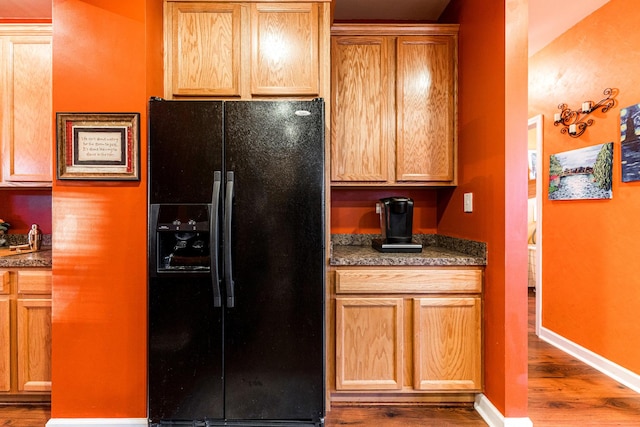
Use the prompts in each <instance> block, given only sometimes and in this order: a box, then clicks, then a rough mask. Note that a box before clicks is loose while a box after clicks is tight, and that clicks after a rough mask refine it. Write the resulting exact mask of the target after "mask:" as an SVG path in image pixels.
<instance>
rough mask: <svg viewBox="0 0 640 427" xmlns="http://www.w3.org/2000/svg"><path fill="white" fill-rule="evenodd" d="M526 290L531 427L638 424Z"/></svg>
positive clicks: (25, 423)
mask: <svg viewBox="0 0 640 427" xmlns="http://www.w3.org/2000/svg"><path fill="white" fill-rule="evenodd" d="M534 316H535V296H534V295H533V293H530V294H529V417H530V418H531V420H532V421H533V424H534V426H535V427H565V426H567V427H568V426H572V427H575V426H580V427H589V426H601V427H609V426H640V395H639V394H637V393H635V392H634V391H632V390H630V389H628V388H626V387H624V386H621V385H620V384H618V383H617V382H615V381H613V380H612V379H610V378H608V377H606V376H605V375H603V374H601V373H599V372H598V371H596V370H595V369H593V368H591V367H589V366H587V365H585V364H584V363H582V362H580V361H578V360H576V359H574V358H573V357H571V356H569V355H567V354H565V353H563V352H561V351H560V350H558V349H556V348H555V347H553V346H551V345H549V344H547V343H545V342H543V341H540V340H539V339H538V338H537V337H536V336H535V333H534V327H535V318H534ZM50 414H51V412H50V408H49V407H48V406H44V405H32V406H26V405H22V406H13V405H0V426H2V427H43V426H44V425H45V424H46V422H47V421H48V420H49V418H50ZM346 425H348V426H355V427H358V426H362V427H364V426H367V427H378V426H380V427H418V426H420V427H422V426H438V427H449V426H465V427H466V426H486V425H487V424H486V423H485V422H484V421H483V420H482V419H481V418H480V416H479V415H478V414H477V413H476V412H475V411H474V410H473V408H471V407H464V406H463V407H460V406H457V407H450V408H437V407H415V406H378V407H371V408H361V407H338V408H333V409H332V410H331V412H329V414H328V416H327V418H326V426H327V427H339V426H346Z"/></svg>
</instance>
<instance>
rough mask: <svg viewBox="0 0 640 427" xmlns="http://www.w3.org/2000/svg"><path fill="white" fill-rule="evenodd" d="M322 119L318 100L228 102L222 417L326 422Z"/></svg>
mask: <svg viewBox="0 0 640 427" xmlns="http://www.w3.org/2000/svg"><path fill="white" fill-rule="evenodd" d="M323 116H324V104H323V102H322V101H321V100H319V101H299V102H298V101H293V102H276V101H274V102H255V101H254V102H242V101H238V102H226V103H225V144H226V146H225V163H226V174H225V177H226V178H227V179H230V178H231V175H230V174H233V175H232V180H233V194H232V195H230V194H229V192H228V190H229V188H230V185H229V184H227V186H226V188H227V198H228V197H232V200H233V203H232V209H231V212H232V215H233V216H232V227H231V230H228V231H229V232H230V234H231V236H230V238H231V243H232V244H231V246H230V248H226V249H227V251H230V252H231V263H230V264H231V269H232V273H233V276H232V277H229V275H227V276H226V277H225V279H227V280H229V279H232V283H229V282H227V286H228V287H229V285H232V288H233V289H230V290H229V291H228V292H227V298H226V300H227V303H229V302H230V297H232V298H233V300H232V302H233V307H227V308H226V309H225V335H226V338H225V387H226V389H225V408H226V412H225V417H226V419H228V420H233V419H245V420H252V419H253V420H316V421H317V420H318V419H321V418H322V417H323V416H324V386H323V384H324V351H323V341H324V327H323V325H324V314H323V312H324V303H323V301H324V262H325V259H324V121H323ZM226 210H227V212H229V207H227V208H226ZM225 237H227V238H228V237H229V236H225ZM225 255H227V254H225ZM226 262H229V260H228V259H227V261H226Z"/></svg>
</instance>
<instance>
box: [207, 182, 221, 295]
mask: <svg viewBox="0 0 640 427" xmlns="http://www.w3.org/2000/svg"><path fill="white" fill-rule="evenodd" d="M221 186H222V172H220V171H214V172H213V194H212V196H211V212H210V213H209V217H210V221H209V224H210V227H211V230H210V232H209V250H210V251H211V282H212V285H213V306H214V307H222V297H221V296H220V274H219V273H218V246H219V245H218V244H219V242H220V236H219V235H218V234H219V232H218V230H220V225H219V223H218V222H219V215H218V212H219V210H220V187H221Z"/></svg>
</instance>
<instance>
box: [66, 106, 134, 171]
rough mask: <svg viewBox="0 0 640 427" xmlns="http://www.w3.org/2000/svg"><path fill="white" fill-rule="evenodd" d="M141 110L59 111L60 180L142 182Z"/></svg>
mask: <svg viewBox="0 0 640 427" xmlns="http://www.w3.org/2000/svg"><path fill="white" fill-rule="evenodd" d="M139 135H140V114H139V113H56V142H57V154H58V158H57V167H56V170H57V177H58V179H76V180H105V181H139V180H140V143H139Z"/></svg>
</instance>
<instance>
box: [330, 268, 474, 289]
mask: <svg viewBox="0 0 640 427" xmlns="http://www.w3.org/2000/svg"><path fill="white" fill-rule="evenodd" d="M481 291H482V269H481V268H469V269H462V268H460V269H450V268H441V269H438V268H434V269H419V270H401V269H386V268H385V269H366V270H337V271H336V293H338V294H345V293H350V294H354V293H355V294H357V293H363V294H365V293H366V294H371V293H383V294H388V293H480V292H481Z"/></svg>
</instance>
